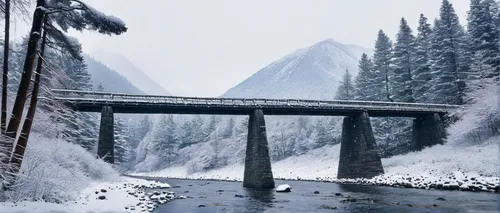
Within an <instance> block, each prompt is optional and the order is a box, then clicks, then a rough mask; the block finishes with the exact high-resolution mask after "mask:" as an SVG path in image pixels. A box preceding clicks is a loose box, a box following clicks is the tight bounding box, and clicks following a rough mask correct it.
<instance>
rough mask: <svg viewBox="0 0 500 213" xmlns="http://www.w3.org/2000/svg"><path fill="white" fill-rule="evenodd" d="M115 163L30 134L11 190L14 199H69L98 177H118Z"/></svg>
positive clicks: (74, 146) (64, 143)
mask: <svg viewBox="0 0 500 213" xmlns="http://www.w3.org/2000/svg"><path fill="white" fill-rule="evenodd" d="M118 177H119V174H118V173H117V172H116V170H114V169H113V168H112V167H111V165H109V164H107V163H104V162H103V161H101V160H98V159H96V158H95V156H94V155H92V154H91V153H89V152H88V151H87V150H85V149H84V148H82V147H80V146H78V145H74V144H71V143H68V142H66V141H63V140H58V139H48V138H46V137H43V136H42V135H40V134H36V133H33V134H31V136H30V141H29V144H28V149H27V152H26V155H25V158H24V161H23V165H22V168H21V176H20V181H19V183H18V185H17V186H16V187H15V188H14V190H13V191H10V192H8V193H7V196H8V198H9V200H10V201H20V200H28V201H37V200H45V201H49V202H65V201H69V200H75V199H77V198H78V195H79V193H80V192H81V191H82V190H83V189H85V188H87V187H89V186H90V184H91V183H93V182H95V181H110V180H113V179H117V178H118Z"/></svg>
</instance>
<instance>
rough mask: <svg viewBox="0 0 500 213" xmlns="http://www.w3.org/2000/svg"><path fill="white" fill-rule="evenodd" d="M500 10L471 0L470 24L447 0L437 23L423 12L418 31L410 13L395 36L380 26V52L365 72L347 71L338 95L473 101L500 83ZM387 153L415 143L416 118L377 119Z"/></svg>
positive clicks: (487, 0) (363, 63) (362, 65)
mask: <svg viewBox="0 0 500 213" xmlns="http://www.w3.org/2000/svg"><path fill="white" fill-rule="evenodd" d="M499 35H500V15H499V6H498V3H497V2H495V0H471V4H470V10H469V12H468V18H467V28H466V30H465V29H464V27H463V26H462V25H461V24H460V22H459V18H458V16H457V14H456V13H455V10H454V8H453V5H452V4H451V3H450V2H449V1H448V0H443V1H442V4H441V8H440V12H439V17H438V18H436V19H435V20H434V22H433V24H432V25H431V24H430V23H429V20H428V18H427V17H425V16H424V15H423V14H421V15H420V18H419V21H418V27H417V30H416V33H414V31H413V30H412V29H411V27H410V26H409V25H408V22H407V21H406V19H405V18H402V19H401V21H400V26H399V32H398V33H397V35H396V40H395V42H392V41H391V39H390V38H389V36H387V35H386V34H385V33H384V31H383V30H380V31H379V32H378V35H377V39H376V42H375V52H374V54H373V56H372V57H371V58H370V57H369V56H368V55H366V54H364V55H363V56H362V58H361V60H360V61H359V74H358V76H356V77H355V78H353V77H352V76H351V75H350V74H349V72H348V71H347V72H346V74H345V75H344V77H343V80H342V82H341V84H340V86H339V87H338V91H337V94H336V98H337V99H341V100H365V101H390V102H409V103H415V102H419V103H437V104H455V105H463V104H472V103H474V101H475V100H477V97H475V96H476V94H477V93H476V92H474V91H476V90H478V89H483V88H486V87H487V86H488V85H491V84H495V83H496V84H498V81H499V76H500V43H499ZM372 125H373V127H374V133H375V137H376V139H377V143H378V145H379V148H380V150H381V152H382V154H383V156H391V155H395V154H402V153H405V152H408V151H411V150H412V149H413V147H412V144H411V125H412V124H411V120H409V119H404V118H375V119H372Z"/></svg>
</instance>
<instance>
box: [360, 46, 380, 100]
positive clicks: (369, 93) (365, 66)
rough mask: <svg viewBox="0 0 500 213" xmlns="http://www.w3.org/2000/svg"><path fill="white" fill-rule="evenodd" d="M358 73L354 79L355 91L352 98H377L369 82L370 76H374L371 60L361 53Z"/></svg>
mask: <svg viewBox="0 0 500 213" xmlns="http://www.w3.org/2000/svg"><path fill="white" fill-rule="evenodd" d="M358 68H359V73H358V76H356V79H355V82H354V83H355V91H354V98H355V99H356V100H366V101H373V100H377V99H376V98H375V97H374V94H375V89H376V88H374V86H375V85H373V84H371V81H370V80H371V78H372V77H374V76H375V71H374V68H373V63H372V61H371V60H370V59H369V58H368V55H366V54H365V53H363V55H362V56H361V60H360V61H359V65H358Z"/></svg>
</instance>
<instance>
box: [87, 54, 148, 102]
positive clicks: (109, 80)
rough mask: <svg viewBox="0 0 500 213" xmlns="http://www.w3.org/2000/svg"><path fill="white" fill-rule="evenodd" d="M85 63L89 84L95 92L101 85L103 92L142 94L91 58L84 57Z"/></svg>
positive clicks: (127, 81)
mask: <svg viewBox="0 0 500 213" xmlns="http://www.w3.org/2000/svg"><path fill="white" fill-rule="evenodd" d="M85 63H86V64H87V71H88V72H89V74H90V75H91V83H92V85H93V86H94V90H97V89H98V88H97V87H98V86H99V85H101V86H102V87H103V90H104V91H105V92H118V93H128V94H139V95H141V94H144V92H143V91H141V90H140V89H138V88H137V87H135V86H134V85H133V84H132V83H131V82H130V81H129V80H128V79H127V78H125V77H123V76H122V75H120V74H119V73H118V72H116V71H114V70H112V69H110V68H109V67H107V66H106V65H105V64H103V63H101V62H100V61H97V60H96V59H94V58H92V57H91V56H88V55H85Z"/></svg>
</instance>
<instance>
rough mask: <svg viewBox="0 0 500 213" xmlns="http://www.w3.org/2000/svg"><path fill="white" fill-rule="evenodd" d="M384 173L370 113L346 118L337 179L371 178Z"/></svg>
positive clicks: (343, 126)
mask: <svg viewBox="0 0 500 213" xmlns="http://www.w3.org/2000/svg"><path fill="white" fill-rule="evenodd" d="M383 173H384V169H383V167H382V161H381V160H380V154H379V153H378V150H377V145H376V143H375V137H374V136H373V130H372V126H371V123H370V117H369V116H368V113H367V112H363V113H361V114H360V115H357V116H349V117H345V118H344V123H343V125H342V141H341V145H340V160H339V168H338V173H337V178H371V177H374V176H377V175H380V174H383Z"/></svg>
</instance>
